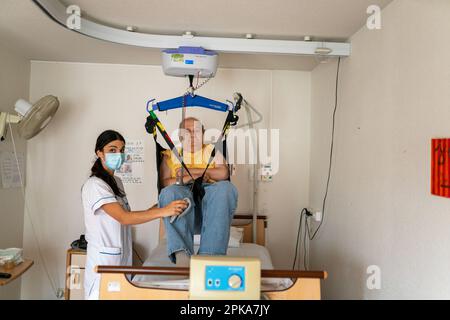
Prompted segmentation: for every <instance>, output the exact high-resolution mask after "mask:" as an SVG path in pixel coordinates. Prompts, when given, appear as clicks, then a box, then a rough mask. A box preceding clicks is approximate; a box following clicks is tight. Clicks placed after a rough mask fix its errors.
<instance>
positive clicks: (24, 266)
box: [0, 259, 34, 286]
mask: <svg viewBox="0 0 450 320" xmlns="http://www.w3.org/2000/svg"><path fill="white" fill-rule="evenodd" d="M33 264H34V262H33V260H29V259H25V260H24V261H23V262H22V263H21V264H18V265H17V266H15V267H14V268H12V269H7V270H6V269H5V268H4V267H0V272H4V273H9V274H11V278H9V279H0V286H6V285H7V284H8V283H10V282H12V281H14V280H16V279H17V278H18V277H20V276H21V275H22V274H23V273H24V272H25V271H27V270H28V269H30V267H31V266H32V265H33Z"/></svg>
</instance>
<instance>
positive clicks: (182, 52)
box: [162, 47, 218, 78]
mask: <svg viewBox="0 0 450 320" xmlns="http://www.w3.org/2000/svg"><path fill="white" fill-rule="evenodd" d="M162 60H163V63H162V66H163V70H164V74H166V75H168V76H174V77H185V76H188V75H192V76H195V77H200V78H212V77H214V76H215V74H216V71H217V63H218V54H217V52H214V51H210V50H205V49H203V48H202V47H179V48H178V49H166V50H163V52H162Z"/></svg>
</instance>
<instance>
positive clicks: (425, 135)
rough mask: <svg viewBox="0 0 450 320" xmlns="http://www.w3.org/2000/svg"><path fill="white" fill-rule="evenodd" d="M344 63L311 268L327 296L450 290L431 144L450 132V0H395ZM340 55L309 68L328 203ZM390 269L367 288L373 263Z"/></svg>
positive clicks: (449, 204) (314, 183)
mask: <svg viewBox="0 0 450 320" xmlns="http://www.w3.org/2000/svg"><path fill="white" fill-rule="evenodd" d="M382 19H383V20H382V23H383V24H382V29H381V30H379V31H369V30H367V29H366V28H363V29H362V30H361V31H359V32H358V33H357V34H355V35H354V36H353V37H352V39H351V40H352V45H353V52H352V56H351V57H350V58H348V59H345V60H343V62H342V69H341V70H342V73H341V81H340V90H339V95H340V97H339V106H338V111H337V119H336V137H335V153H334V154H335V156H334V161H333V169H332V176H331V184H330V191H329V197H328V201H327V206H326V213H325V222H324V224H323V226H322V230H321V232H320V234H319V237H318V238H317V240H315V241H314V243H313V244H312V267H313V268H314V269H325V270H327V271H328V272H329V279H328V280H326V281H325V282H324V292H323V293H324V296H325V298H338V299H346V298H353V299H360V298H364V299H375V298H383V299H396V298H406V299H410V298H418V299H421V298H445V299H448V298H450V291H449V290H448V288H449V287H450V274H449V272H448V270H449V269H450V233H449V230H448V226H449V225H450V215H449V213H450V200H449V199H445V198H440V197H435V196H432V195H431V194H430V143H431V139H432V138H435V137H449V136H450V126H449V119H450V90H449V85H450V71H449V70H450V60H449V59H448V52H449V50H450V43H449V42H448V41H447V40H446V39H449V37H450V2H449V1H448V0H396V1H394V2H393V3H392V4H390V5H389V6H388V7H387V8H386V9H385V10H384V11H383V13H382ZM335 72H336V64H334V63H332V64H327V65H320V66H319V67H317V68H316V69H315V70H314V71H313V73H312V98H311V99H312V107H311V108H312V121H311V128H312V133H311V137H312V139H311V141H312V143H311V185H310V187H311V188H310V200H311V206H313V207H315V208H321V205H322V197H323V194H324V190H325V180H326V173H327V168H328V167H327V166H328V156H329V142H330V141H329V137H330V128H331V114H332V110H333V107H334V95H333V91H334V79H335ZM369 265H377V266H379V267H380V268H381V276H382V288H381V290H368V289H367V287H366V278H367V275H366V268H367V267H368V266H369Z"/></svg>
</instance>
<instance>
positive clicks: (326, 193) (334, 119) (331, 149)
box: [309, 57, 341, 240]
mask: <svg viewBox="0 0 450 320" xmlns="http://www.w3.org/2000/svg"><path fill="white" fill-rule="evenodd" d="M340 66H341V58H340V57H339V59H338V63H337V71H336V89H335V96H334V111H333V126H332V131H331V146H330V161H329V167H328V177H327V186H326V189H325V195H324V197H323V202H322V219H321V220H320V223H319V226H318V227H317V229H316V231H315V232H314V233H313V235H312V237H309V240H313V239H314V238H315V237H316V235H317V232H318V231H319V229H320V227H321V226H322V223H323V220H325V204H326V201H327V197H328V188H329V186H330V177H331V167H332V163H333V150H334V131H335V124H336V111H337V107H338V89H339V70H340Z"/></svg>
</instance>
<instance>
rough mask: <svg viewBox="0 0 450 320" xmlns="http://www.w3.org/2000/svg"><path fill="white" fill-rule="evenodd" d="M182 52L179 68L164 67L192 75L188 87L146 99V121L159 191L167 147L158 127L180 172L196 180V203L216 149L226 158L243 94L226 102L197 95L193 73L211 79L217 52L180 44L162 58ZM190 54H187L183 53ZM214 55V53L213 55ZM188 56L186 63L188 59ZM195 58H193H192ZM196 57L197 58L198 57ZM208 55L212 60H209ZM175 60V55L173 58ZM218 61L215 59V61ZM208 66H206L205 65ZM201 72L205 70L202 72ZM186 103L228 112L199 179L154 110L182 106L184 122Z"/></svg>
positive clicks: (201, 196)
mask: <svg viewBox="0 0 450 320" xmlns="http://www.w3.org/2000/svg"><path fill="white" fill-rule="evenodd" d="M172 54H173V55H182V56H183V57H179V60H180V62H181V60H183V59H184V60H183V61H184V62H183V63H179V64H177V65H176V66H177V67H176V68H175V67H174V68H171V67H170V66H171V65H172V66H174V65H175V63H176V62H169V64H168V65H166V66H164V65H163V69H164V72H166V71H167V72H168V73H166V74H169V75H175V76H182V75H184V76H187V77H188V78H189V89H188V90H187V91H186V92H185V93H184V94H183V95H181V96H179V97H176V98H172V99H169V100H165V101H161V102H154V101H155V99H152V100H150V101H148V102H147V112H148V113H149V116H148V117H147V121H146V123H145V129H146V130H147V132H148V133H150V134H152V135H153V139H154V140H155V144H156V158H157V162H156V163H157V170H158V181H157V184H158V192H160V191H161V189H162V185H161V181H160V179H159V176H160V172H159V169H160V165H161V162H162V152H163V151H164V150H165V149H164V148H163V147H162V146H161V145H160V144H159V142H158V141H157V130H158V131H159V132H160V133H161V135H162V136H163V138H164V140H165V142H166V143H167V145H168V147H169V149H170V150H171V152H172V153H173V154H174V155H175V157H176V158H177V159H178V161H179V162H180V163H181V170H182V174H181V175H180V176H181V177H183V175H184V174H183V171H186V172H187V174H188V175H189V176H190V177H191V179H192V181H193V183H192V184H191V191H192V193H193V197H194V202H195V204H196V205H200V202H201V199H202V198H203V196H204V193H205V191H204V189H203V186H202V184H203V178H204V176H205V174H206V171H207V170H208V168H209V166H210V164H211V162H212V161H213V159H214V158H215V155H216V150H219V151H220V152H221V153H222V154H223V156H224V158H225V159H226V137H227V134H228V131H229V129H230V127H231V126H235V125H236V124H237V122H238V120H239V117H238V116H237V115H236V112H237V111H238V110H239V109H240V108H241V104H242V101H243V97H242V95H241V94H240V93H235V94H234V103H233V102H231V101H229V100H227V101H226V103H225V102H221V101H216V100H213V99H209V98H206V97H202V96H200V95H196V94H195V91H196V90H197V89H198V88H199V86H197V87H194V85H193V81H194V75H196V76H197V77H201V76H203V77H208V80H209V79H211V78H212V77H213V76H214V75H215V72H216V69H217V54H216V53H214V52H212V51H207V50H204V49H203V48H200V47H180V48H178V49H176V50H165V51H163V59H165V58H168V55H172ZM185 54H186V55H187V56H186V57H185V56H184V55H185ZM202 56H204V57H205V58H206V60H205V61H204V63H201V62H199V65H200V67H199V68H197V67H195V68H194V67H192V65H195V63H196V61H201V57H202ZM212 57H215V58H214V59H215V60H214V59H213V58H212ZM186 59H187V61H188V62H187V63H186ZM192 59H194V60H192ZM195 59H197V60H195ZM208 59H211V60H209V62H208ZM172 60H176V59H172ZM214 61H215V62H214ZM202 66H203V67H205V68H202ZM200 73H202V74H201V75H200ZM187 107H203V108H207V109H210V110H214V111H221V112H227V118H226V119H225V123H224V125H223V127H222V132H221V134H220V136H219V138H218V139H217V141H216V143H215V145H214V148H213V150H212V152H211V155H210V158H209V160H208V163H207V165H206V168H205V170H204V172H203V174H202V175H201V176H200V177H198V178H197V179H194V177H193V175H192V174H191V172H190V171H189V168H188V167H187V166H186V164H185V163H184V161H183V148H181V152H178V149H177V148H176V147H175V144H174V143H173V141H172V139H171V138H170V136H169V134H168V133H167V131H166V129H165V128H164V126H163V125H162V123H161V122H160V121H159V119H158V117H157V116H156V114H155V111H168V110H172V109H178V108H182V121H181V122H182V123H184V119H185V118H186V108H187ZM177 184H179V185H182V184H183V180H182V179H179V180H178V181H177Z"/></svg>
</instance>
